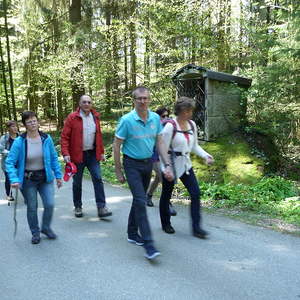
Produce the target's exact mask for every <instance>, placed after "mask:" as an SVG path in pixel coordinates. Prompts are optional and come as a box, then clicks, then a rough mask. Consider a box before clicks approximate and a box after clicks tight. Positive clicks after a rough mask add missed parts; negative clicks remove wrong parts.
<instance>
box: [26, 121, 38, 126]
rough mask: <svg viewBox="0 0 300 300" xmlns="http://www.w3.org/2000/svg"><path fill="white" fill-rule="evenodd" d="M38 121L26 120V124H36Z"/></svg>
mask: <svg viewBox="0 0 300 300" xmlns="http://www.w3.org/2000/svg"><path fill="white" fill-rule="evenodd" d="M37 122H38V121H37V120H30V121H26V122H25V124H26V125H32V124H36V123H37Z"/></svg>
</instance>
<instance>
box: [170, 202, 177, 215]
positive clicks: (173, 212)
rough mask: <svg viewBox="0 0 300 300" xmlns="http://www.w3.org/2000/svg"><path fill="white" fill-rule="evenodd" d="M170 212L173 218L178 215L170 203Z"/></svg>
mask: <svg viewBox="0 0 300 300" xmlns="http://www.w3.org/2000/svg"><path fill="white" fill-rule="evenodd" d="M169 212H170V215H171V216H173V217H174V216H176V215H177V211H176V210H175V209H174V208H173V206H172V204H171V203H170V206H169Z"/></svg>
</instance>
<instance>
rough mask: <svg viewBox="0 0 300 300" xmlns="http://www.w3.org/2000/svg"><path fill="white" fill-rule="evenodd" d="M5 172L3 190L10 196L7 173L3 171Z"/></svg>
mask: <svg viewBox="0 0 300 300" xmlns="http://www.w3.org/2000/svg"><path fill="white" fill-rule="evenodd" d="M4 174H5V191H6V196H11V195H10V194H9V193H10V181H9V177H8V173H7V172H4Z"/></svg>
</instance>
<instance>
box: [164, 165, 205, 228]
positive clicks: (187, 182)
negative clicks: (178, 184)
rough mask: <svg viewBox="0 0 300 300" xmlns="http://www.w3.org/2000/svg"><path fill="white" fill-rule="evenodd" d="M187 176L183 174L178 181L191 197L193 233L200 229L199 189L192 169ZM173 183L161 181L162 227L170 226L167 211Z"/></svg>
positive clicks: (169, 217)
mask: <svg viewBox="0 0 300 300" xmlns="http://www.w3.org/2000/svg"><path fill="white" fill-rule="evenodd" d="M189 173H190V174H189V175H187V174H185V173H184V174H183V175H182V176H181V177H180V180H181V181H182V183H183V184H184V186H185V187H186V189H187V190H188V192H189V194H190V197H191V216H192V228H193V231H198V230H199V229H200V208H201V207H200V189H199V185H198V182H197V179H196V176H195V173H194V171H193V169H192V168H191V169H190V170H189ZM174 184H175V183H174V181H171V182H170V181H168V180H166V179H165V178H164V176H163V180H162V191H161V196H160V201H159V212H160V220H161V225H162V227H164V226H166V225H171V215H170V210H169V205H170V199H171V196H172V192H173V189H174Z"/></svg>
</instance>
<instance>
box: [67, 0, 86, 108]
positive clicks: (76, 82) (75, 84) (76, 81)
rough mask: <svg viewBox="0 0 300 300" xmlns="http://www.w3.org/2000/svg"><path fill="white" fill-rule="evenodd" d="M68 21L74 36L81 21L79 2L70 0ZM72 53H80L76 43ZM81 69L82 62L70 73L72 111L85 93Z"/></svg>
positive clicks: (78, 0) (79, 0)
mask: <svg viewBox="0 0 300 300" xmlns="http://www.w3.org/2000/svg"><path fill="white" fill-rule="evenodd" d="M69 21H70V23H71V24H72V29H71V34H72V35H73V34H76V29H77V27H78V26H79V23H80V21H81V0H71V4H70V7H69ZM73 51H76V52H77V53H81V49H80V46H79V44H78V43H77V44H76V45H75V49H73ZM79 60H81V59H79ZM82 69H83V65H82V62H81V61H79V62H77V65H76V66H75V67H73V69H72V71H71V78H72V83H71V88H72V99H73V110H75V108H76V107H77V105H78V101H79V98H80V97H81V96H82V95H83V94H84V93H85V89H84V78H83V74H82Z"/></svg>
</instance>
